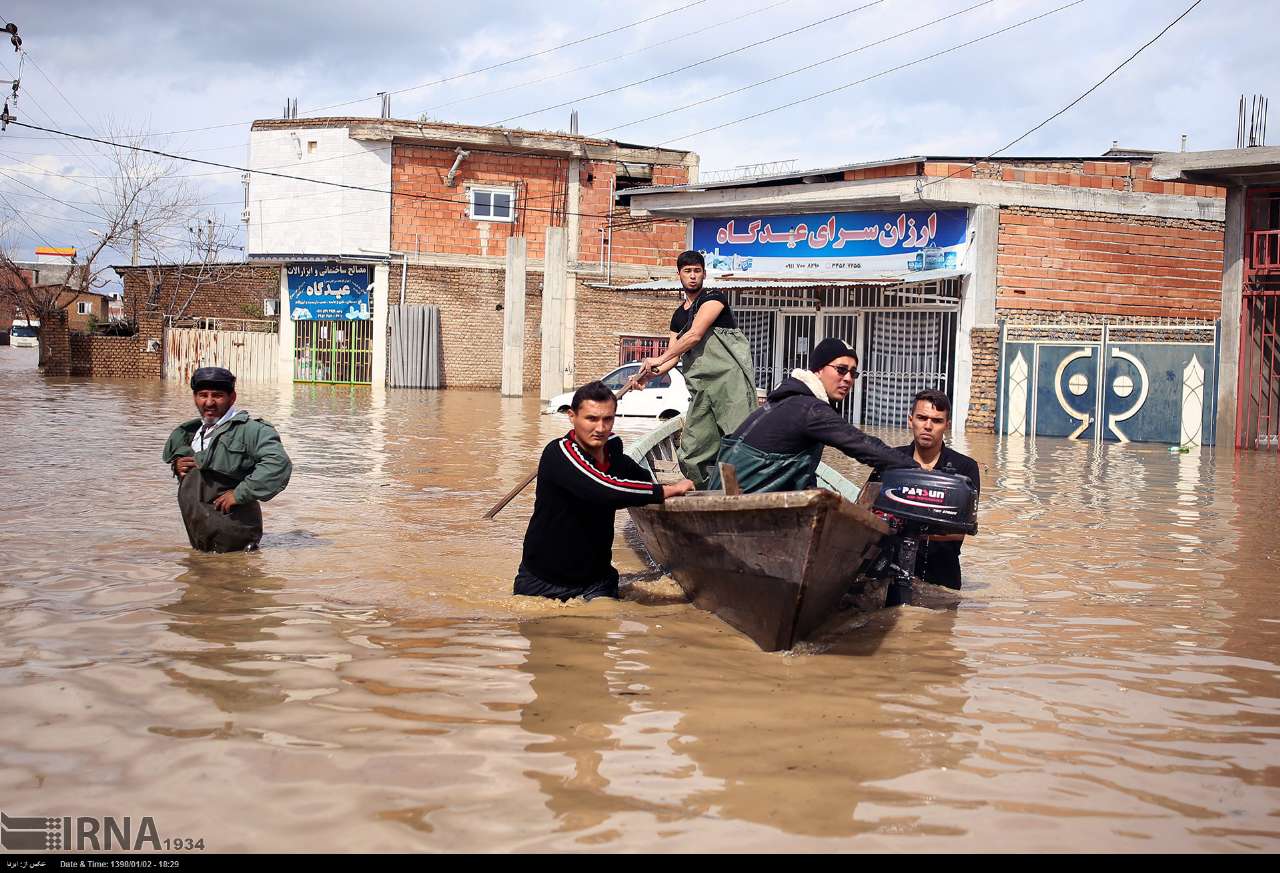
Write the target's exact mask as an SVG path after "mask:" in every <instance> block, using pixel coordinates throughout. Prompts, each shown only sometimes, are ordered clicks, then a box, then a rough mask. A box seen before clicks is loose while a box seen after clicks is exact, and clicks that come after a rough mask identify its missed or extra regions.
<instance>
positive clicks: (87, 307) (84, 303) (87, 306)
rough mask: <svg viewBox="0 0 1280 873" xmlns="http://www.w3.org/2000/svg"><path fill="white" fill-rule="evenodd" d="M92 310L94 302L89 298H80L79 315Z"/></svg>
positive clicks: (78, 304) (87, 313) (77, 309)
mask: <svg viewBox="0 0 1280 873" xmlns="http://www.w3.org/2000/svg"><path fill="white" fill-rule="evenodd" d="M91 312H93V304H92V303H90V302H89V301H88V300H80V301H77V302H76V314H77V315H89V314H90V313H91Z"/></svg>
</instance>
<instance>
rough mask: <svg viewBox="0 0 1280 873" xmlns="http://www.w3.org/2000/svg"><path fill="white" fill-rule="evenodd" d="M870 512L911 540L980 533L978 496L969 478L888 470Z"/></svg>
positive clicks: (924, 472) (905, 470) (883, 476)
mask: <svg viewBox="0 0 1280 873" xmlns="http://www.w3.org/2000/svg"><path fill="white" fill-rule="evenodd" d="M871 509H872V511H874V512H875V513H876V514H877V515H880V516H882V517H883V516H887V518H886V519H885V520H886V521H888V522H889V523H890V524H891V525H893V526H894V527H895V529H897V530H898V531H899V532H901V533H903V534H906V535H908V536H928V535H929V534H955V533H962V534H974V533H977V532H978V495H977V494H976V493H975V492H974V490H973V483H972V482H970V481H969V478H968V477H967V476H953V475H951V474H949V473H936V472H933V471H931V470H919V469H896V470H885V471H884V472H883V473H882V474H881V475H880V493H879V494H878V495H877V496H876V499H875V502H874V503H873V504H872V505H871Z"/></svg>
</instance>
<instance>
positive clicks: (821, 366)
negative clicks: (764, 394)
mask: <svg viewBox="0 0 1280 873" xmlns="http://www.w3.org/2000/svg"><path fill="white" fill-rule="evenodd" d="M857 378H858V358H857V356H856V355H854V353H853V351H852V350H851V349H850V348H849V347H848V346H846V345H845V344H844V343H843V342H841V341H840V340H838V339H835V338H834V337H828V338H827V339H824V340H823V341H822V342H820V343H818V344H817V345H816V346H815V347H814V349H813V351H812V352H811V353H810V354H809V369H807V370H799V369H798V370H792V371H791V375H790V376H788V377H787V378H785V379H783V380H782V384H780V385H779V386H778V387H777V388H775V389H774V390H773V392H772V393H771V394H770V395H769V396H768V398H766V400H765V403H764V405H763V406H761V407H760V408H759V409H757V410H756V411H755V412H753V413H751V414H750V415H749V416H747V419H746V420H745V421H744V422H742V424H741V425H740V426H739V427H738V429H737V430H735V431H734V432H733V433H732V434H730V435H729V436H727V437H725V438H724V439H722V440H721V441H720V455H719V457H718V458H717V463H718V464H732V465H733V466H734V469H735V472H736V473H737V477H738V484H739V485H740V486H741V488H742V490H743V492H745V493H752V492H761V491H802V490H804V489H806V488H814V487H816V486H817V480H818V475H817V473H818V464H819V463H821V461H822V449H823V447H824V446H832V447H834V448H837V449H839V450H840V451H842V452H844V453H845V454H846V455H848V456H849V457H851V458H854V459H855V460H858V461H860V462H862V463H863V464H866V465H867V466H869V467H874V468H875V469H877V470H887V469H893V468H895V467H917V466H919V465H918V464H917V463H916V462H915V460H913V459H912V458H911V456H910V455H905V456H904V455H902V454H899V453H898V452H895V451H894V450H893V449H891V448H890V447H889V446H887V445H885V444H884V443H883V442H881V441H880V440H878V439H876V438H875V437H873V436H870V435H868V434H865V433H863V432H862V431H860V430H858V428H856V427H854V426H853V425H851V424H849V422H847V421H845V420H844V418H843V417H842V416H841V415H840V413H838V412H836V410H835V406H834V404H836V403H839V402H840V401H842V400H844V399H845V398H846V397H848V396H849V392H850V391H851V390H852V389H853V383H854V380H855V379H857ZM708 487H709V488H711V489H716V488H719V487H720V475H719V467H718V466H717V467H715V468H713V471H712V479H711V482H710V483H709V484H708Z"/></svg>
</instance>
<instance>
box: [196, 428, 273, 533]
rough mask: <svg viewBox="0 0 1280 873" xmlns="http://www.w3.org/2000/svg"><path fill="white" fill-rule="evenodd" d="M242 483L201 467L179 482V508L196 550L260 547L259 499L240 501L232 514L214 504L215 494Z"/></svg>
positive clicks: (207, 453)
mask: <svg viewBox="0 0 1280 873" xmlns="http://www.w3.org/2000/svg"><path fill="white" fill-rule="evenodd" d="M222 433H226V431H223V432H222ZM222 433H219V434H218V435H217V436H215V437H213V444H211V445H208V446H206V447H205V451H204V454H205V456H206V457H209V456H211V455H212V453H213V449H214V446H215V445H216V444H217V442H218V440H219V439H221V437H222ZM238 484H240V483H239V482H237V481H236V480H235V479H233V478H231V477H230V476H227V475H225V474H222V473H218V472H216V471H214V470H206V469H201V468H200V467H197V468H196V469H194V470H192V471H191V472H189V473H187V475H186V476H184V477H183V478H182V481H181V482H180V483H179V484H178V509H179V510H180V511H181V512H182V523H183V525H185V526H186V528H187V539H189V540H190V541H191V547H192V548H193V549H199V550H200V551H202V552H240V551H244V550H245V549H247V548H249V547H251V546H257V544H258V541H259V540H260V539H262V506H261V505H260V504H259V503H258V501H256V500H254V501H252V502H250V503H244V504H239V503H238V504H236V505H235V506H233V507H231V511H230V512H228V513H223V512H220V511H219V510H218V508H217V507H215V506H214V505H213V500H214V498H215V497H217V496H218V495H219V494H221V493H222V492H224V491H231V490H233V489H234V488H235V487H236V485H238Z"/></svg>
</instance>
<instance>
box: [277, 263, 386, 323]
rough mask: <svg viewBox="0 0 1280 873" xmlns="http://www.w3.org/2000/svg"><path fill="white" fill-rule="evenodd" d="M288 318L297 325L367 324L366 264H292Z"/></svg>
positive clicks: (371, 314) (288, 277) (367, 281)
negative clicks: (357, 322) (319, 322)
mask: <svg viewBox="0 0 1280 873" xmlns="http://www.w3.org/2000/svg"><path fill="white" fill-rule="evenodd" d="M285 271H286V277H287V279H288V282H289V316H290V317H291V318H292V319H293V320H294V321H347V320H353V321H365V320H368V319H370V318H372V317H373V313H372V312H370V310H369V285H370V276H369V272H370V271H369V266H368V265H367V264H333V263H330V264H289V265H288V266H287V267H285Z"/></svg>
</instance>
